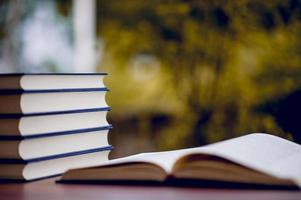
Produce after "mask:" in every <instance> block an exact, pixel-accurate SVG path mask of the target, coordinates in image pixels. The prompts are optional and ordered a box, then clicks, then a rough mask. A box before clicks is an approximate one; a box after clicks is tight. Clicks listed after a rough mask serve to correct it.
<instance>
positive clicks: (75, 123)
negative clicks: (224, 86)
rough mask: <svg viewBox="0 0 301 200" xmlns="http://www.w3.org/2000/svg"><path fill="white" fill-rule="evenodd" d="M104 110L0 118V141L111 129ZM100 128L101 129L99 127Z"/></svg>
mask: <svg viewBox="0 0 301 200" xmlns="http://www.w3.org/2000/svg"><path fill="white" fill-rule="evenodd" d="M107 112H108V111H106V110H104V111H103V110H102V109H100V110H97V111H91V112H80V113H69V114H55V115H37V116H19V117H18V116H17V117H6V118H0V140H1V139H21V138H34V137H46V136H47V137H48V136H54V135H66V134H74V133H81V132H86V131H90V130H99V129H100V128H101V127H103V128H108V127H111V126H110V125H109V124H108V122H107V119H106V116H107ZM100 126H101V127H100Z"/></svg>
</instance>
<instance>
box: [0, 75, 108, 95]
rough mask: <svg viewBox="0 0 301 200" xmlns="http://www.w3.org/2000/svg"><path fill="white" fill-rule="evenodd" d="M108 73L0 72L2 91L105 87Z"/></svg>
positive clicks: (0, 89) (0, 88) (0, 87)
mask: <svg viewBox="0 0 301 200" xmlns="http://www.w3.org/2000/svg"><path fill="white" fill-rule="evenodd" d="M106 75H107V74H106V73H59V74H57V73H42V74H36V73H35V74H34V73H32V74H0V91H5V90H8V91H26V90H62V89H63V90H70V89H71V90H72V89H86V88H105V86H104V83H103V79H104V77H105V76H106Z"/></svg>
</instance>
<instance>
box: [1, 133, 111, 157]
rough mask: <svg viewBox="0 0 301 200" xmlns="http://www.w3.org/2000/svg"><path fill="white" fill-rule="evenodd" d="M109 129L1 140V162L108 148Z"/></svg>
mask: <svg viewBox="0 0 301 200" xmlns="http://www.w3.org/2000/svg"><path fill="white" fill-rule="evenodd" d="M108 131H109V130H108V129H106V130H105V129H104V130H98V131H90V132H83V133H78V134H70V135H59V136H53V137H41V138H31V139H23V140H0V163H4V162H13V161H22V160H23V161H27V162H32V161H41V160H49V159H53V158H59V157H65V156H67V155H74V154H78V153H80V152H84V151H91V150H93V149H98V148H107V147H108V146H110V145H109V143H108Z"/></svg>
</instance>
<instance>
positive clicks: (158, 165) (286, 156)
mask: <svg viewBox="0 0 301 200" xmlns="http://www.w3.org/2000/svg"><path fill="white" fill-rule="evenodd" d="M300 169H301V146H300V145H298V144H296V143H293V142H290V141H288V140H285V139H282V138H279V137H277V136H272V135H269V134H262V133H256V134H249V135H246V136H241V137H238V138H234V139H230V140H226V141H222V142H218V143H215V144H210V145H206V146H203V147H196V148H189V149H183V150H175V151H166V152H155V153H142V154H137V155H133V156H129V157H125V158H120V159H115V160H111V161H107V162H104V163H99V164H96V165H94V166H90V167H86V168H79V169H71V170H68V171H67V172H66V173H64V174H63V176H62V178H61V179H60V182H64V183H76V182H81V183H84V182H91V181H92V182H97V181H99V182H112V181H113V182H114V181H116V182H118V181H119V182H120V181H132V182H139V181H154V182H164V181H167V180H169V181H171V180H174V181H178V182H179V181H181V180H183V181H184V180H193V181H202V180H203V181H204V180H206V181H221V182H226V183H229V184H230V183H241V184H255V185H275V186H284V187H286V186H292V187H294V186H298V187H300V186H301V170H300Z"/></svg>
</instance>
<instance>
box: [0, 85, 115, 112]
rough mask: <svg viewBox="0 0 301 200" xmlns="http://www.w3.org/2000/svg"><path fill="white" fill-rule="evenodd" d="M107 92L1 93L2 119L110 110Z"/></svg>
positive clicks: (103, 90)
mask: <svg viewBox="0 0 301 200" xmlns="http://www.w3.org/2000/svg"><path fill="white" fill-rule="evenodd" d="M106 91H107V90H106V89H100V90H91V91H82V92H81V91H77V92H73V91H72V92H49V91H35V92H32V91H31V92H23V93H21V94H5V93H0V117H7V116H21V115H45V114H60V113H76V112H85V111H92V110H98V109H104V110H108V109H109V108H108V105H107V104H106V101H105V94H106Z"/></svg>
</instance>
